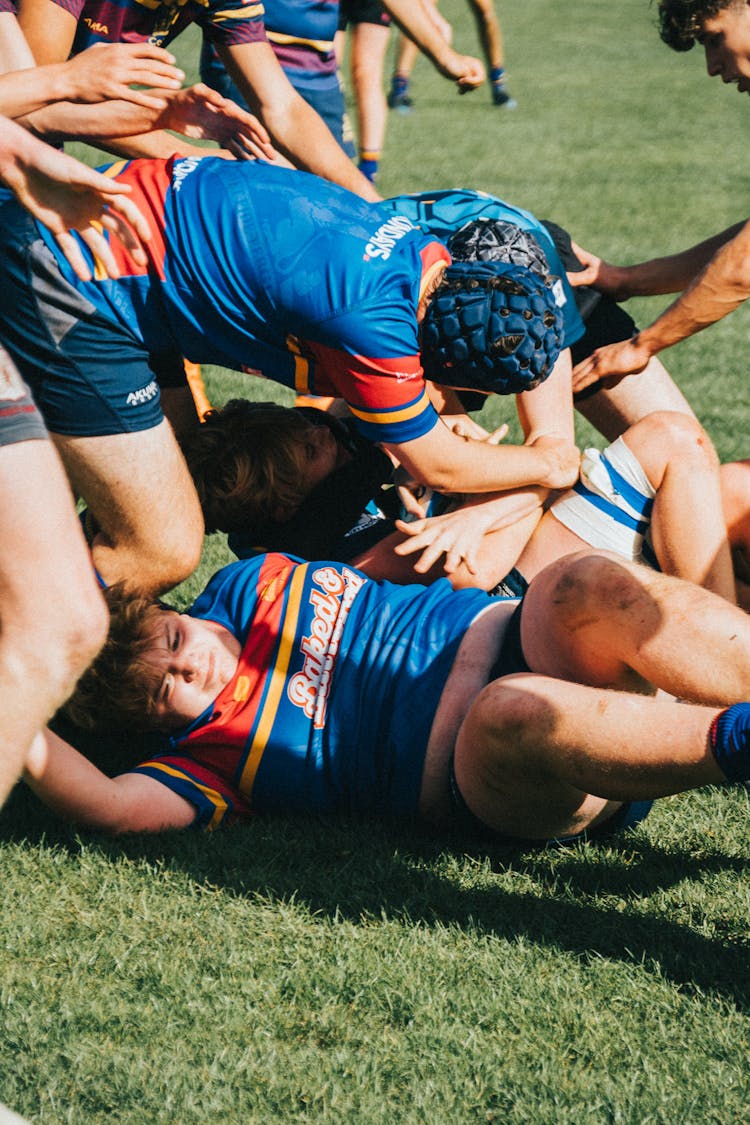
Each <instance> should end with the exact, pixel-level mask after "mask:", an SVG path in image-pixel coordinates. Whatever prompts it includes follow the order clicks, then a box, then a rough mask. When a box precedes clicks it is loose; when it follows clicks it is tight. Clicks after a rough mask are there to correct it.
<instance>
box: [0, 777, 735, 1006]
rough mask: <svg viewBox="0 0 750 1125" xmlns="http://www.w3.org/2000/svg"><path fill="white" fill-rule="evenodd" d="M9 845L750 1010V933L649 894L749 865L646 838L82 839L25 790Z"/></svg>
mask: <svg viewBox="0 0 750 1125" xmlns="http://www.w3.org/2000/svg"><path fill="white" fill-rule="evenodd" d="M1 840H6V841H18V842H20V841H26V842H28V843H29V844H30V845H39V844H42V845H46V846H50V847H57V848H61V849H63V850H66V851H68V852H69V853H70V854H72V855H75V854H76V853H77V852H79V851H80V850H81V849H82V848H83V847H86V849H87V850H88V851H89V853H90V851H91V849H92V846H93V847H95V848H97V849H99V850H100V851H101V854H103V855H105V856H107V857H111V858H112V859H113V860H116V859H121V858H123V857H127V858H128V859H129V860H131V861H134V862H144V863H146V864H152V863H158V864H159V866H160V867H164V866H167V867H168V868H171V869H175V870H181V871H183V872H185V873H187V874H188V875H189V876H190V878H192V879H193V880H194V881H195V882H197V883H199V884H206V885H210V886H212V887H217V886H218V887H221V888H223V889H225V890H226V891H227V892H228V893H230V894H232V895H237V896H242V897H248V898H252V897H255V896H261V897H263V898H264V899H266V900H271V901H274V900H277V901H288V900H290V899H292V898H293V899H294V901H295V902H296V903H297V904H298V905H303V906H304V907H305V908H307V909H309V910H310V912H311V913H314V914H317V915H320V916H323V917H326V918H331V917H337V918H344V919H347V920H350V921H352V922H354V923H358V922H360V921H361V920H362V919H363V918H373V917H374V918H386V919H389V920H397V921H404V922H406V923H420V924H424V925H428V926H429V925H432V924H441V925H445V926H448V925H458V926H462V927H466V928H468V929H470V930H471V931H473V932H475V933H480V934H485V935H492V936H497V937H501V938H504V939H507V940H510V941H512V940H515V939H517V938H524V939H527V940H530V941H533V942H535V943H536V944H537V945H540V946H547V947H549V948H553V949H559V950H563V951H567V952H571V953H574V954H576V955H579V956H581V958H585V959H588V958H590V957H606V958H614V959H619V960H621V961H623V962H627V963H630V964H641V963H644V964H646V965H648V966H654V967H655V968H656V970H657V971H658V972H659V973H660V974H661V975H662V976H663V977H664V978H665V979H667V980H670V981H672V982H673V983H675V984H677V985H678V986H680V987H682V988H685V989H686V990H689V991H693V990H699V991H700V992H701V993H704V994H712V995H714V996H716V997H720V998H723V999H725V1000H728V1001H730V1002H731V1003H733V1004H735V1005H736V1006H737V1007H739V1008H741V1009H745V1010H746V1009H748V1007H750V980H748V974H747V961H748V954H749V953H750V945H749V943H748V942H747V940H746V938H745V936H744V933H743V934H742V936H741V937H740V936H737V935H736V934H730V935H729V936H728V937H727V938H726V939H724V938H722V937H717V936H704V935H703V934H700V933H698V932H696V930H694V929H691V928H689V927H687V926H686V925H684V924H682V923H680V922H677V921H673V920H670V919H669V918H668V917H665V916H664V914H663V910H664V907H663V906H660V905H657V906H656V907H654V906H653V904H652V905H651V906H649V903H648V897H649V896H650V895H652V894H659V893H661V892H664V891H665V890H668V889H669V888H671V887H674V886H676V885H678V884H681V883H683V882H685V881H689V880H691V879H694V880H696V881H705V879H706V876H707V875H709V876H710V875H711V874H714V873H716V874H721V873H727V872H729V873H733V872H736V873H737V874H738V875H739V874H744V871H745V868H746V864H745V862H744V861H743V860H742V859H741V858H733V857H729V856H725V855H722V854H719V853H716V854H704V855H702V856H695V855H692V854H690V853H689V852H688V851H683V850H681V849H680V847H679V845H674V844H672V845H669V846H665V847H660V846H659V845H657V844H654V843H652V842H651V841H649V840H648V839H647V838H646V837H645V836H644V835H642V834H638V833H637V834H635V835H630V836H625V837H622V838H621V839H620V841H619V842H613V841H609V842H607V844H606V846H605V845H599V844H588V845H585V846H581V847H576V848H573V849H571V850H568V851H566V852H559V851H556V852H553V851H539V852H530V851H514V850H512V849H508V848H504V849H497V850H494V851H492V850H489V849H487V848H485V847H484V846H481V845H480V846H472V845H469V846H468V847H467V845H466V841H461V840H458V839H455V840H446V839H445V838H440V839H437V838H434V837H432V836H430V835H428V834H426V833H423V832H420V831H418V830H408V829H404V828H402V827H396V828H394V827H388V826H385V825H383V824H372V825H370V824H367V825H364V826H363V825H362V824H356V825H354V824H352V823H347V822H343V821H334V822H323V821H321V820H316V819H309V820H300V819H295V820H287V819H274V820H271V819H266V820H264V819H260V818H259V819H258V821H257V822H255V823H253V824H250V825H238V826H236V827H234V828H230V829H224V830H221V831H219V832H217V833H215V834H214V835H211V836H207V835H205V834H202V833H192V832H187V833H170V834H165V835H163V836H156V837H153V836H152V837H149V836H140V837H135V836H134V837H128V838H120V839H115V840H113V839H109V838H102V837H98V836H86V837H81V836H79V835H78V834H77V833H76V832H75V831H74V830H73V829H69V828H67V827H66V826H65V825H61V824H60V823H59V822H58V821H56V820H55V819H54V818H53V817H51V816H50V815H49V814H48V813H47V811H46V810H45V809H44V808H43V807H42V806H41V805H40V804H39V803H38V802H37V801H36V799H35V798H34V797H33V796H32V795H31V794H30V793H28V792H27V791H25V790H24V789H23V788H22V787H19V790H17V791H16V794H14V797H13V799H12V800H11V802H10V804H9V806H8V807H7V808H6V810H5V812H4V814H3V817H2V819H0V841H1ZM514 880H516V881H517V885H515V886H514V885H513V882H514ZM656 910H658V911H659V913H656Z"/></svg>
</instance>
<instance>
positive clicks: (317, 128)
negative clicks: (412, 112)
mask: <svg viewBox="0 0 750 1125" xmlns="http://www.w3.org/2000/svg"><path fill="white" fill-rule="evenodd" d="M219 54H220V55H221V59H222V62H223V63H224V65H225V66H226V68H227V70H228V71H229V73H230V75H231V76H232V78H233V79H234V81H235V82H236V83H237V86H238V87H239V89H240V90H241V92H242V94H243V96H244V98H245V99H246V101H247V104H248V105H249V106H250V107H251V108H252V109H253V110H254V112H255V113H257V114H258V117H260V119H261V121H262V122H263V123H264V125H265V126H266V128H267V129H268V132H269V133H270V134H271V138H272V140H273V143H274V144H275V145H276V146H277V147H278V148H279V149H280V150H281V152H282V153H283V154H284V156H286V157H288V159H289V160H291V161H292V163H293V164H294V165H295V167H297V168H302V169H304V170H305V171H307V172H314V173H315V174H316V175H318V176H322V177H323V178H324V179H326V180H331V181H332V182H333V183H336V184H341V186H342V187H345V188H348V189H349V191H353V192H354V193H355V194H356V195H360V196H362V198H363V199H367V200H370V201H371V202H374V201H377V200H379V199H380V196H379V195H378V193H377V192H376V191H375V189H374V187H373V186H372V184H371V183H370V181H369V180H367V179H366V178H365V177H364V176H363V175H362V173H361V172H360V171H359V170H358V169H357V168H356V167H355V165H354V164H353V163H352V161H351V160H350V159H349V157H348V156H347V155H346V153H345V152H344V150H343V149H342V148H341V146H340V145H338V144H337V142H336V141H335V139H334V137H333V134H332V133H331V131H330V129H329V128H328V126H327V125H326V124H325V123H324V121H323V120H322V118H321V117H320V116H319V115H318V114H317V113H316V112H315V110H314V109H313V108H312V107H311V106H309V105H308V104H307V102H306V101H304V100H303V99H302V98H301V97H300V96H299V94H298V93H297V91H296V90H295V89H294V87H293V86H292V84H291V82H290V81H289V79H288V78H287V76H286V75H285V74H284V71H283V70H282V69H281V66H280V65H279V62H278V59H277V58H276V56H275V55H274V53H273V49H272V47H271V45H270V43H240V44H235V45H233V46H228V47H222V48H220V50H219Z"/></svg>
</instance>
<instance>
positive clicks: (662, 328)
mask: <svg viewBox="0 0 750 1125" xmlns="http://www.w3.org/2000/svg"><path fill="white" fill-rule="evenodd" d="M748 296H750V224H745V225H744V226H743V227H742V228H741V229H740V231H739V233H738V234H737V235H736V236H735V237H734V238H733V239H732V240H731V241H729V242H727V243H725V245H723V246H722V247H721V248H720V249H719V250H718V252H717V253H716V254H715V255H714V257H713V258H712V259H711V260H710V261H709V263H708V265H707V266H706V267H705V269H704V270H703V271H702V272H701V273H699V274H698V276H697V277H695V278H694V280H693V281H692V282H691V283H690V284H689V285H688V286H687V288H686V289H685V290H684V292H683V293H682V294H681V295H680V296H679V297H678V298H677V300H676V301H674V302H673V304H672V305H670V306H669V308H668V309H666V310H665V311H664V312H663V313H662V314H661V316H659V317H658V318H657V319H656V320H655V321H654V322H653V323H652V324H650V325H649V326H648V328H645V329H643V331H642V332H640V333H639V334H638V342H639V345H640V346H642V347H644V348H646V349H647V351H648V352H649V354H650V355H656V354H657V353H658V352H660V351H662V350H663V349H664V348H668V347H670V346H671V345H673V344H676V343H679V341H680V340H684V339H686V338H687V337H688V336H692V335H694V334H695V333H696V332H700V331H701V329H703V328H707V327H708V326H709V325H710V324H715V323H716V321H717V320H721V319H722V318H723V317H725V316H727V314H728V313H730V312H732V311H733V310H734V309H736V308H737V307H738V306H739V305H741V304H742V303H743V302H744V301H746V300H747V298H748Z"/></svg>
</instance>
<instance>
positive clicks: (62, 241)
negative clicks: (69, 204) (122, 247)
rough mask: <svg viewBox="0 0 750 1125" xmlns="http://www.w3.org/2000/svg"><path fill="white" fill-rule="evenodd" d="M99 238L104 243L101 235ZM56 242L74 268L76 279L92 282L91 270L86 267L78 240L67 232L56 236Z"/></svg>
mask: <svg viewBox="0 0 750 1125" xmlns="http://www.w3.org/2000/svg"><path fill="white" fill-rule="evenodd" d="M93 233H95V232H93ZM99 238H101V240H102V242H104V239H103V238H102V236H101V235H99ZM55 241H56V242H57V245H58V246H59V247H60V249H61V250H62V252H63V254H64V255H65V257H66V258H67V260H68V262H69V263H70V265H71V266H72V267H73V272H74V273H75V275H76V277H78V278H80V279H81V281H91V270H90V269H89V267H88V266H87V265H86V259H85V258H84V256H83V254H82V252H81V247H80V246H79V245H78V242H77V241H76V239H75V238H73V235H72V234H70V232H69V231H66V230H65V231H62V232H61V233H60V234H56V235H55Z"/></svg>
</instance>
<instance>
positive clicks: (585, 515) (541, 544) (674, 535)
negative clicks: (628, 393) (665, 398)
mask: <svg viewBox="0 0 750 1125" xmlns="http://www.w3.org/2000/svg"><path fill="white" fill-rule="evenodd" d="M183 450H184V452H185V456H186V459H187V462H188V467H189V468H190V471H191V474H192V477H193V480H194V482H195V486H196V490H197V492H198V496H199V498H200V501H201V507H202V510H203V515H204V520H205V524H206V529H207V530H208V531H214V530H216V529H219V530H221V531H226V532H228V533H229V545H230V547H231V548H232V550H234V551H235V553H236V554H237V555H239V556H240V557H246V556H247V555H251V554H254V553H257V552H258V551H259V550H273V551H283V552H286V553H289V554H293V555H297V556H301V557H302V558H306V559H316V558H326V559H337V560H339V561H341V562H348V563H351V564H352V565H353V566H356V567H358V568H359V569H361V570H363V571H365V573H366V574H368V575H369V576H370V577H371V578H384V579H387V580H388V581H391V582H397V583H408V582H431V581H434V580H435V579H436V578H438V577H440V576H442V575H448V576H449V577H450V579H451V582H452V584H453V585H454V586H455V587H457V588H460V587H464V586H476V587H479V588H480V589H485V590H493V589H494V588H495V587H497V586H498V584H500V586H501V588H503V589H505V590H506V592H507V591H508V590H511V591H513V592H521V591H522V590H523V588H524V580H529V579H531V578H533V577H534V575H535V574H537V573H538V571H539V570H541V569H542V567H543V566H546V564H547V563H549V562H552V561H553V560H554V559H556V558H559V557H560V556H561V555H564V554H569V553H571V552H573V551H579V550H581V549H582V548H583V547H585V546H592V547H596V548H600V549H607V550H612V551H615V552H616V553H617V554H620V555H622V556H623V557H625V558H627V559H630V560H641V559H642V557H643V552H644V537H645V536H646V533H647V532H649V529H650V535H649V539H650V543H649V544H648V545H647V546H646V547H645V550H646V557H647V558H648V559H649V560H651V559H652V558H653V555H652V554H651V550H650V548H651V547H652V548H653V553H654V554H655V557H656V561H657V562H658V564H659V566H660V568H661V569H662V570H663V571H664V572H665V573H668V574H674V575H677V576H678V577H681V578H686V579H688V580H690V581H692V582H696V583H698V584H699V585H702V586H705V587H706V588H707V589H711V590H713V591H714V593H718V594H721V595H722V596H723V597H726V598H727V599H728V600H730V601H734V600H735V596H736V591H735V582H734V575H733V571H732V559H731V556H730V550H729V543H728V540H727V527H726V523H725V518H724V513H723V511H722V490H721V485H720V476H719V464H718V459H717V457H716V454H715V452H714V450H713V447H712V446H711V443H710V442H709V441H708V439H707V438H706V436H705V434H704V432H703V430H702V429H701V427H700V425H699V424H698V422H696V421H695V420H694V419H692V418H691V417H689V416H688V415H685V414H677V413H671V412H670V413H667V412H664V413H655V414H649V415H648V416H647V417H646V418H644V419H643V420H642V421H640V422H638V423H636V425H634V426H631V427H630V429H628V430H627V431H626V432H625V434H624V435H623V437H621V438H618V439H617V440H616V441H615V442H614V443H613V444H611V445H610V446H609V447H608V448H607V449H606V450H605V451H604V453H603V454H600V453H599V452H598V450H595V449H591V450H587V451H586V453H585V455H584V458H583V466H582V471H581V480H580V482H579V483H578V484H577V485H576V488H575V489H569V490H567V491H565V492H563V493H561V494H559V496H558V497H557V499H554V500H553V502H552V503H551V506H550V508H549V510H547V511H546V512H545V509H544V504H545V500H546V497H547V492H546V490H544V489H519V490H516V491H514V492H501V493H498V494H497V495H496V496H495V495H493V494H481V495H477V496H474V497H468V498H466V499H465V500H463V501H462V502H461V501H460V500H459V501H457V502H456V506H455V507H454V509H453V510H452V511H451V510H449V511H446V512H445V514H439V515H435V516H434V517H433V518H431V519H427V520H421V519H419V520H418V522H416V523H404V522H403V521H401V522H397V517H398V516H399V514H401V513H400V498H399V494H400V496H401V498H403V499H406V500H407V501H408V497H409V493H408V492H407V491H406V490H404V489H399V490H398V494H397V492H396V489H394V488H393V487H389V486H390V485H391V482H392V480H393V476H394V473H393V465H392V462H391V460H390V459H389V458H388V457H387V456H386V454H385V453H383V452H382V451H381V450H379V449H377V448H375V447H374V446H373V445H371V444H370V443H369V442H366V441H364V440H362V439H361V438H359V437H358V436H357V434H356V432H355V430H354V428H353V426H352V424H351V422H350V421H349V420H346V419H338V418H333V417H331V415H329V414H324V413H322V412H321V411H318V410H315V409H311V408H297V409H293V410H292V409H287V408H285V407H282V406H277V405H275V404H273V403H253V402H247V401H245V400H235V401H233V402H230V403H228V404H227V405H226V406H225V407H224V408H223V409H221V410H216V411H212V412H211V413H210V414H209V415H208V417H207V418H206V420H205V422H204V423H203V425H201V426H200V427H198V429H197V430H196V431H194V432H193V433H191V434H190V435H189V436H188V437H187V438H186V439H185V441H184V443H183ZM736 477H737V474H735V478H736ZM743 485H744V489H743ZM743 492H744V498H743ZM748 492H750V489H748V488H747V477H745V478H744V480H739V479H737V480H736V484H735V485H734V490H733V493H734V497H735V498H734V501H733V504H732V509H731V511H732V512H733V513H735V516H734V519H733V521H732V526H733V535H734V536H735V537H737V536H740V537H741V536H742V534H743V532H744V534H745V536H750V498H749V497H748ZM433 500H437V501H438V502H439V503H438V505H437V510H440V504H442V506H443V508H444V509H445V508H449V507H450V503H449V501H448V500H447V499H446V498H444V497H433ZM743 506H744V515H745V519H744V521H743V520H742V519H740V513H741V511H742V507H743ZM410 510H412V511H413V514H415V515H417V516H421V515H422V512H421V511H420V510H419V507H418V506H415V505H413V504H411V505H410ZM416 552H419V553H420V556H421V557H417V559H416V560H415V558H414V557H413V556H414V555H415V553H416ZM422 552H423V553H422ZM514 568H515V569H514ZM509 572H510V573H509Z"/></svg>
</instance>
